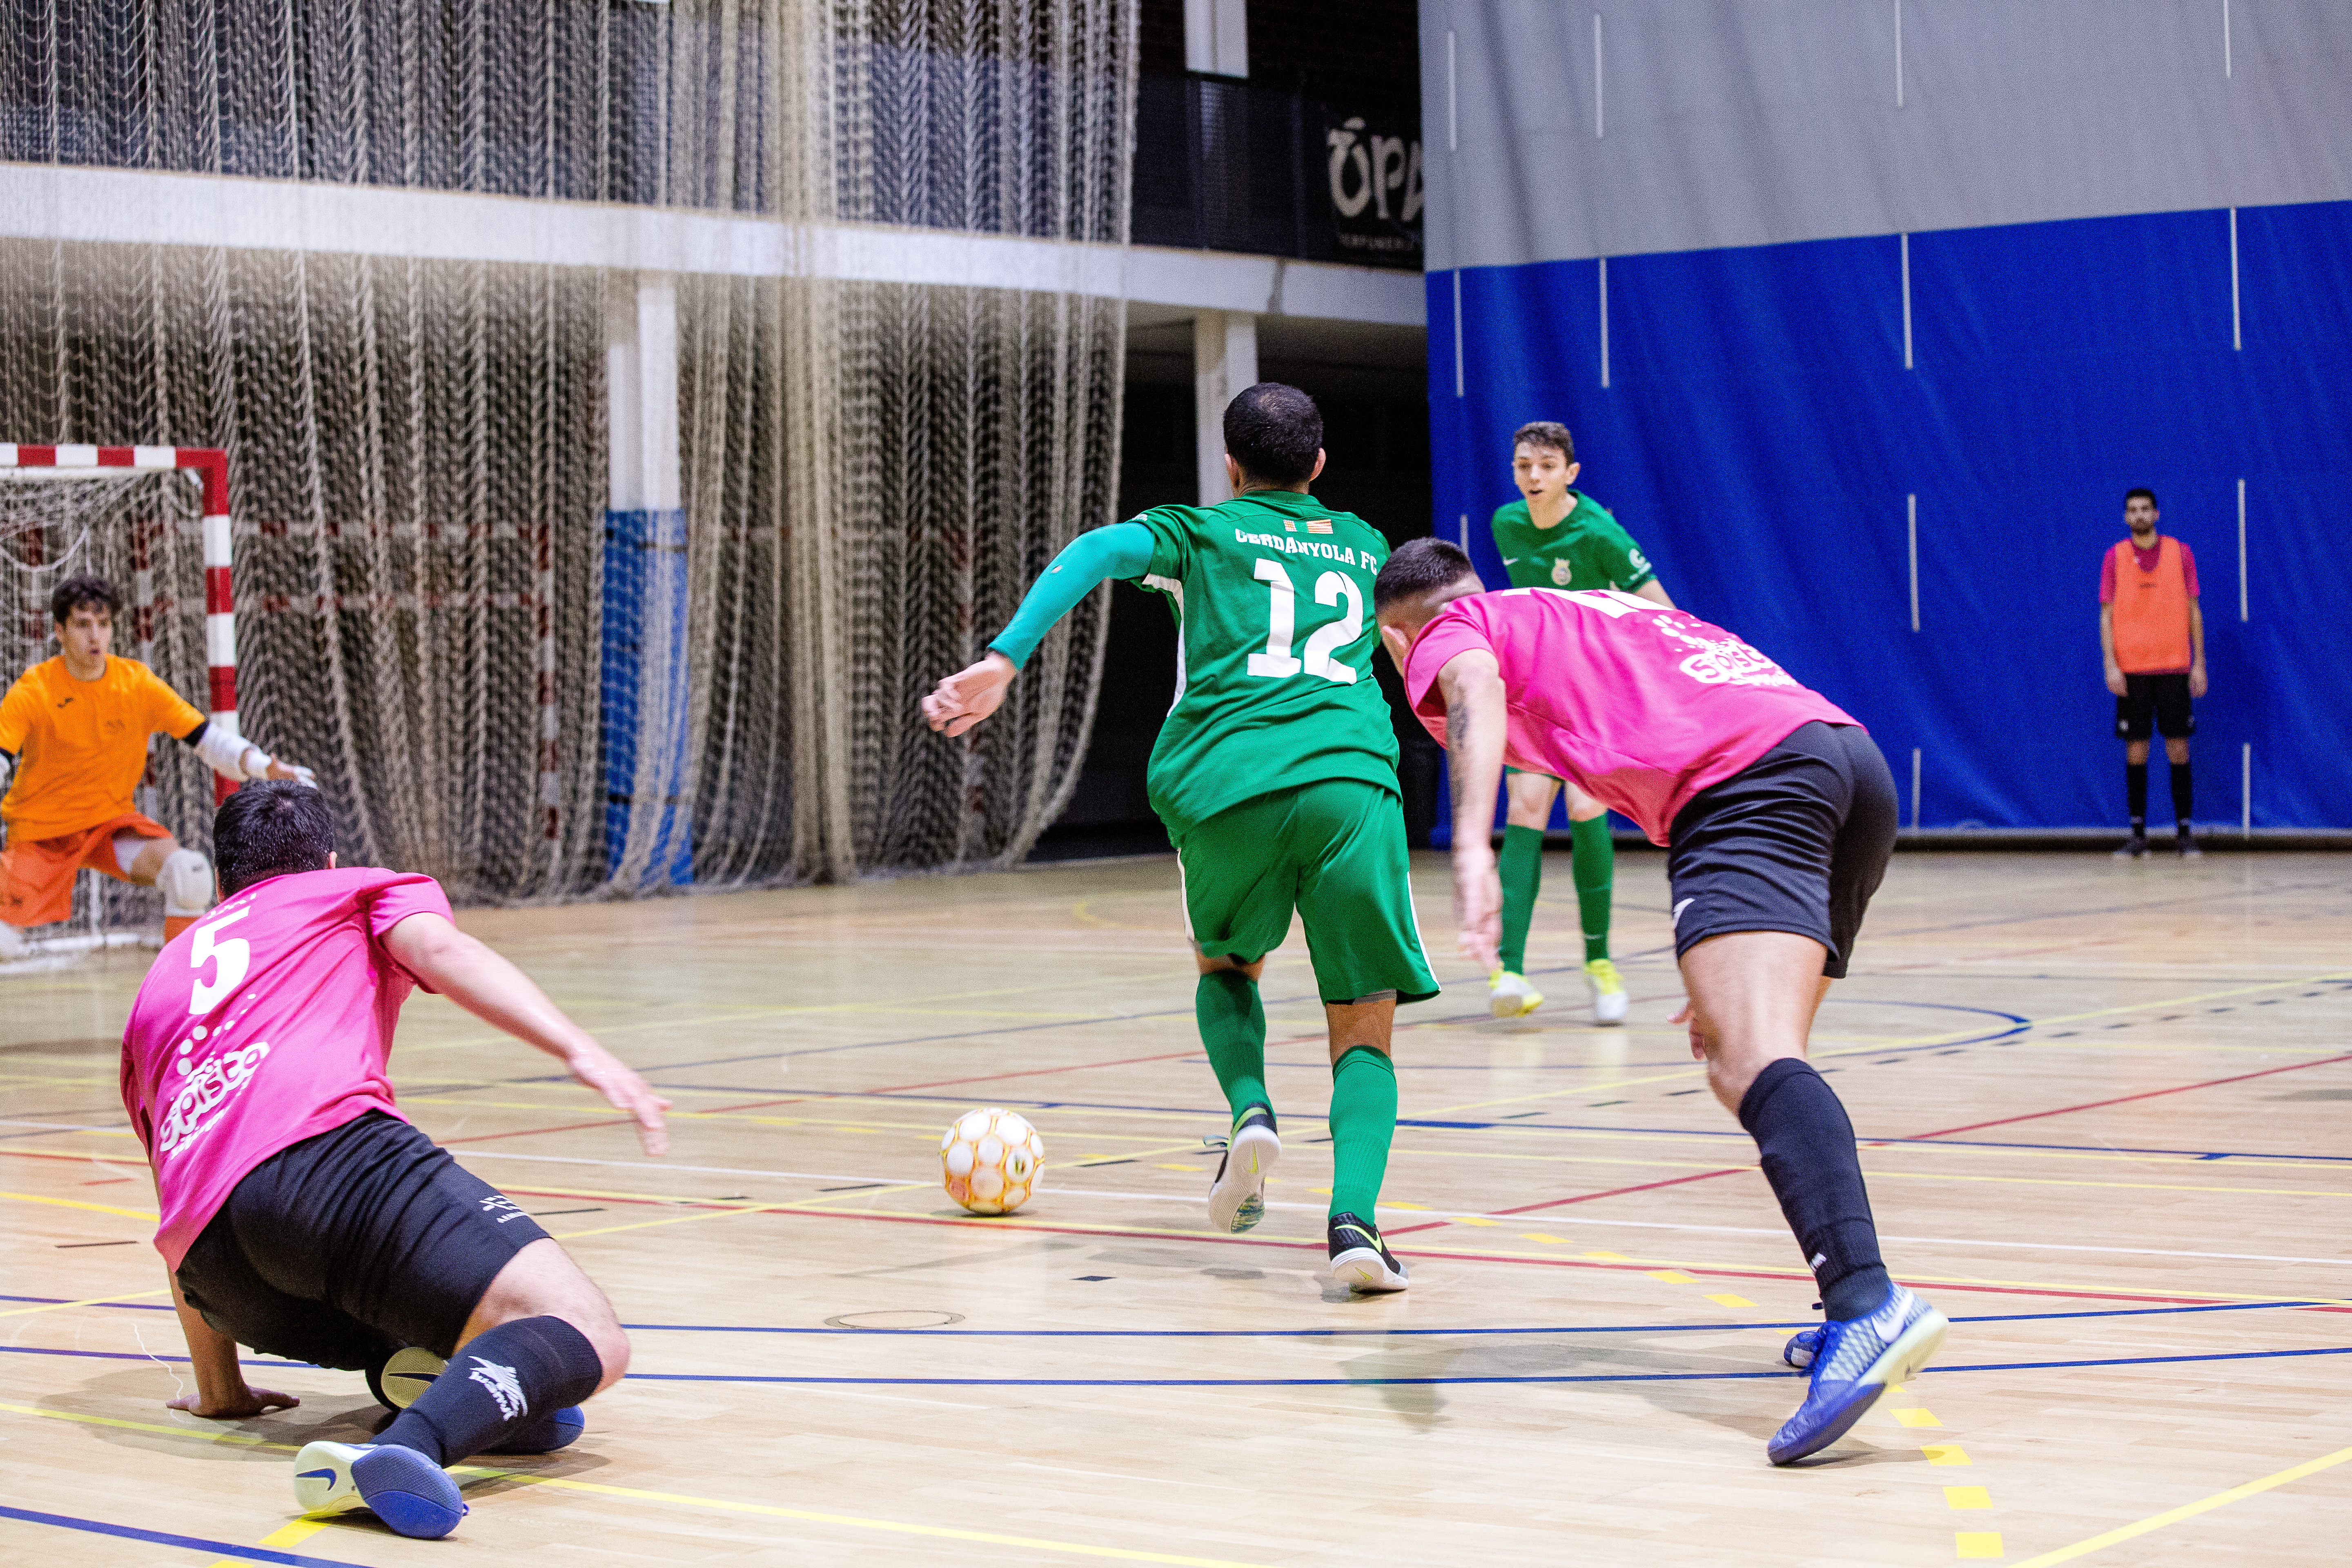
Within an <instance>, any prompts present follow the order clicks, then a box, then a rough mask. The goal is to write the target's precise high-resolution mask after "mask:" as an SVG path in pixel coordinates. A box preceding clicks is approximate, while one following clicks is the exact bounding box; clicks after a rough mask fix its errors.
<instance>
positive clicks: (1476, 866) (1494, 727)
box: [1437, 648, 1508, 973]
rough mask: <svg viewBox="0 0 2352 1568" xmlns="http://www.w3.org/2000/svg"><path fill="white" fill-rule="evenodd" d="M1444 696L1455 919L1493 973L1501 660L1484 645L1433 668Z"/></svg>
mask: <svg viewBox="0 0 2352 1568" xmlns="http://www.w3.org/2000/svg"><path fill="white" fill-rule="evenodd" d="M1437 688H1438V690H1439V691H1441V692H1443V693H1444V697H1445V759H1446V768H1447V773H1448V777H1447V783H1448V784H1450V785H1451V786H1452V789H1453V795H1454V929H1455V931H1458V932H1459V933H1460V934H1459V936H1458V938H1457V939H1456V940H1457V941H1458V942H1460V944H1461V948H1462V955H1463V956H1464V957H1465V958H1468V959H1472V960H1474V961H1475V962H1476V963H1477V965H1478V967H1479V970H1480V972H1481V973H1493V972H1494V970H1495V968H1496V965H1497V964H1499V963H1501V962H1502V960H1501V956H1500V953H1499V951H1498V950H1499V949H1500V947H1501V945H1502V940H1503V884H1502V881H1501V879H1499V878H1498V877H1497V876H1496V872H1495V846H1494V837H1495V792H1496V790H1497V789H1499V788H1500V787H1502V779H1503V731H1504V728H1505V726H1506V724H1507V722H1508V710H1507V705H1506V703H1505V700H1504V696H1503V676H1502V669H1501V667H1500V666H1499V665H1498V664H1496V661H1495V656H1494V655H1493V654H1491V653H1488V652H1486V650H1485V649H1483V648H1472V649H1469V650H1467V651H1465V652H1463V653H1457V654H1455V655H1454V657H1453V658H1449V659H1447V660H1446V661H1445V666H1444V668H1442V669H1440V670H1439V671H1438V672H1437Z"/></svg>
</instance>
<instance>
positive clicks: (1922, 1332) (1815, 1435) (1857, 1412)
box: [1765, 1285, 1951, 1465]
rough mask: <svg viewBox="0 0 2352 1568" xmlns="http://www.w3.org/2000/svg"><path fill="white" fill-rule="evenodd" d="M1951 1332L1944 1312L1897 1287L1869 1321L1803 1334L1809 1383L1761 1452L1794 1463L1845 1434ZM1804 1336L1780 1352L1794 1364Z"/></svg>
mask: <svg viewBox="0 0 2352 1568" xmlns="http://www.w3.org/2000/svg"><path fill="white" fill-rule="evenodd" d="M1950 1327H1951V1324H1950V1323H1949V1322H1948V1321H1947V1320H1946V1319H1945V1317H1944V1314H1943V1313H1941V1312H1938V1311H1937V1310H1936V1309H1935V1308H1933V1307H1930V1306H1929V1305H1927V1302H1925V1301H1922V1300H1919V1298H1918V1297H1916V1296H1915V1295H1913V1294H1912V1293H1911V1292H1910V1291H1908V1290H1906V1289H1904V1288H1903V1287H1902V1286H1900V1285H1897V1286H1895V1288H1894V1289H1891V1290H1889V1291H1888V1292H1887V1293H1886V1300H1885V1301H1884V1302H1882V1303H1880V1305H1879V1308H1878V1310H1876V1311H1874V1312H1873V1313H1871V1314H1870V1315H1869V1316H1868V1317H1864V1318H1845V1319H1833V1320H1832V1321H1829V1322H1826V1323H1823V1324H1822V1326H1821V1327H1820V1328H1819V1329H1817V1330H1811V1331H1808V1332H1809V1333H1811V1334H1812V1335H1813V1336H1814V1337H1813V1339H1812V1342H1811V1344H1810V1346H1808V1347H1806V1348H1808V1349H1810V1350H1811V1352H1812V1385H1811V1387H1810V1388H1808V1389H1807V1390H1806V1391H1805V1402H1804V1404H1802V1405H1799V1406H1798V1407H1797V1413H1796V1414H1795V1415H1791V1416H1790V1417H1789V1419H1788V1420H1787V1421H1786V1422H1785V1423H1784V1424H1783V1425H1782V1426H1781V1427H1780V1430H1779V1431H1778V1432H1775V1433H1774V1434H1772V1441H1771V1442H1770V1443H1769V1444H1767V1445H1766V1446H1765V1452H1766V1453H1768V1454H1769V1455H1770V1456H1771V1458H1772V1462H1773V1463H1774V1464H1776V1465H1787V1464H1793V1463H1795V1462H1796V1461H1797V1460H1799V1459H1801V1458H1805V1457H1806V1456H1808V1455H1811V1454H1818V1453H1820V1452H1821V1451H1822V1449H1823V1448H1826V1447H1829V1446H1830V1445H1831V1444H1832V1443H1834V1442H1836V1441H1837V1440H1838V1439H1839V1438H1840V1437H1843V1436H1845V1435H1846V1432H1847V1430H1848V1428H1850V1427H1852V1426H1853V1424H1854V1423H1855V1422H1857V1421H1859V1420H1861V1419H1862V1417H1863V1414H1864V1412H1865V1411H1867V1410H1868V1409H1869V1408H1870V1407H1871V1406H1872V1405H1875V1404H1877V1403H1878V1396H1879V1395H1880V1394H1884V1393H1885V1392H1886V1385H1887V1384H1891V1383H1901V1382H1902V1381H1903V1380H1904V1379H1905V1378H1906V1377H1909V1376H1910V1375H1911V1374H1912V1373H1916V1372H1917V1371H1918V1370H1919V1369H1920V1368H1921V1367H1923V1366H1925V1365H1927V1358H1928V1357H1929V1356H1932V1355H1934V1354H1935V1353H1936V1349H1937V1346H1939V1345H1941V1344H1942V1343H1943V1342H1944V1332H1945V1331H1946V1330H1948V1329H1949V1328H1950ZM1805 1337H1806V1335H1805V1334H1799V1335H1798V1336H1796V1338H1795V1339H1792V1340H1790V1342H1789V1344H1788V1346H1787V1347H1786V1348H1785V1349H1784V1350H1783V1351H1782V1352H1781V1354H1782V1356H1783V1358H1784V1359H1786V1360H1788V1361H1789V1362H1790V1364H1791V1365H1794V1364H1795V1363H1796V1362H1795V1358H1796V1354H1797V1353H1798V1352H1799V1349H1800V1347H1799V1343H1798V1342H1799V1341H1801V1340H1803V1339H1804V1338H1805Z"/></svg>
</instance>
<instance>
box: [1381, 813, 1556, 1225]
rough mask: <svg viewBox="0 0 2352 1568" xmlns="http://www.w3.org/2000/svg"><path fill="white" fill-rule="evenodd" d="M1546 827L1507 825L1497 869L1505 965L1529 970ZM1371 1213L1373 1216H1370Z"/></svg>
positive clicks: (1514, 970) (1519, 971) (1517, 970)
mask: <svg viewBox="0 0 2352 1568" xmlns="http://www.w3.org/2000/svg"><path fill="white" fill-rule="evenodd" d="M1543 846H1544V836H1543V829H1542V828H1540V827H1521V826H1517V824H1516V823H1515V824H1513V825H1512V826H1508V827H1506V828H1504V829H1503V853H1502V855H1501V856H1500V857H1499V858H1498V859H1497V860H1496V870H1497V871H1498V872H1499V873H1500V874H1501V876H1502V879H1503V949H1502V960H1503V967H1504V968H1505V969H1507V970H1509V971H1510V972H1511V973H1514V974H1525V973H1527V971H1528V921H1532V920H1533V919H1535V913H1536V893H1537V891H1538V889H1541V888H1542V886H1543ZM1367 1217H1369V1216H1367Z"/></svg>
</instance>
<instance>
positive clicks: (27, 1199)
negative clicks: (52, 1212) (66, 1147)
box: [0, 1155, 161, 1219]
mask: <svg viewBox="0 0 2352 1568" xmlns="http://www.w3.org/2000/svg"><path fill="white" fill-rule="evenodd" d="M84 1157H85V1156H81V1155H75V1156H73V1158H76V1159H81V1158H84ZM0 1198H13V1199H15V1200H16V1202H18V1203H20V1204H47V1205H49V1206H50V1207H51V1208H60V1209H89V1210H92V1211H94V1212H95V1213H98V1214H119V1215H124V1216H126V1217H128V1218H131V1219H156V1218H160V1217H161V1216H160V1215H157V1214H156V1213H155V1211H154V1210H153V1209H122V1208H116V1207H115V1206H114V1205H112V1204H86V1203H84V1202H82V1201H81V1200H80V1199H79V1198H45V1197H43V1196H41V1194H38V1193H0Z"/></svg>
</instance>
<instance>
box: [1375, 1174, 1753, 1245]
mask: <svg viewBox="0 0 2352 1568" xmlns="http://www.w3.org/2000/svg"><path fill="white" fill-rule="evenodd" d="M1754 1169H1756V1167H1755V1166H1753V1165H1726V1166H1725V1167H1724V1168H1723V1169H1722V1170H1720V1171H1701V1172H1699V1173H1696V1175H1689V1176H1668V1177H1667V1178H1666V1179H1665V1180H1664V1181H1662V1182H1642V1183H1638V1184H1635V1185H1633V1186H1630V1187H1611V1188H1610V1189H1608V1190H1607V1191H1606V1192H1599V1193H1579V1194H1576V1195H1575V1196H1574V1197H1567V1198H1549V1199H1547V1200H1546V1201H1544V1202H1542V1203H1539V1204H1521V1205H1519V1206H1518V1207H1517V1208H1515V1209H1490V1210H1488V1211H1487V1212H1488V1213H1489V1214H1491V1215H1507V1214H1533V1213H1535V1212H1536V1211H1537V1210H1538V1209H1556V1208H1559V1207H1560V1206H1561V1205H1564V1204H1589V1203H1591V1202H1592V1201H1593V1200H1594V1199H1595V1198H1613V1197H1620V1196H1622V1195H1623V1194H1627V1193H1646V1192H1649V1191H1651V1190H1652V1189H1654V1188H1657V1187H1679V1186H1681V1185H1682V1184H1684V1183H1685V1182H1706V1181H1712V1180H1714V1179H1715V1178H1716V1177H1717V1176H1736V1175H1738V1174H1739V1173H1740V1172H1742V1171H1752V1170H1754ZM1453 1223H1454V1222H1453V1221H1452V1220H1447V1219H1433V1220H1427V1221H1424V1222H1423V1223H1422V1224H1420V1225H1409V1226H1403V1227H1402V1229H1397V1230H1384V1231H1382V1232H1381V1235H1382V1236H1384V1237H1394V1236H1410V1235H1412V1233H1413V1232H1414V1231H1416V1230H1431V1229H1434V1228H1435V1227H1436V1226H1441V1225H1452V1224H1453Z"/></svg>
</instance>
